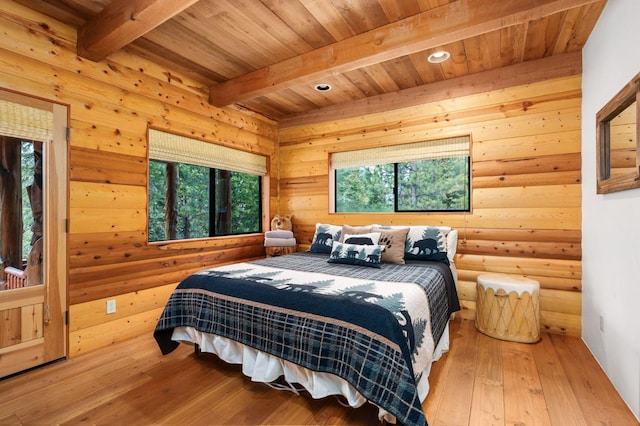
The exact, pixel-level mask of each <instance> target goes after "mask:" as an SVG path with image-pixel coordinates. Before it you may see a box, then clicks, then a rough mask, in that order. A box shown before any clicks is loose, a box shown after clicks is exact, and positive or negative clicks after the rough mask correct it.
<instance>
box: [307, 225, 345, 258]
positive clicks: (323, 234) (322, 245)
mask: <svg viewBox="0 0 640 426" xmlns="http://www.w3.org/2000/svg"><path fill="white" fill-rule="evenodd" d="M341 233H342V226H337V225H329V224H326V223H316V232H315V234H313V240H311V247H309V252H310V253H331V247H332V246H333V242H334V241H338V240H339V239H340V234H341Z"/></svg>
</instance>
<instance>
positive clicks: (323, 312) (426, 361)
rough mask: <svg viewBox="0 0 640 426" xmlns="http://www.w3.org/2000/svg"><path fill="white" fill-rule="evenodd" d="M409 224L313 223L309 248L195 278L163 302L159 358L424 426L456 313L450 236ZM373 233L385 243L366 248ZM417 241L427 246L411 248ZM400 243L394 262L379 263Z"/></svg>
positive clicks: (209, 271)
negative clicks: (207, 359)
mask: <svg viewBox="0 0 640 426" xmlns="http://www.w3.org/2000/svg"><path fill="white" fill-rule="evenodd" d="M345 227H346V228H345ZM412 228H418V227H389V228H382V227H379V228H377V227H373V228H372V227H366V228H361V229H354V228H353V227H347V225H344V226H343V227H337V226H333V225H323V224H317V225H316V233H315V235H314V239H313V242H312V245H311V249H310V251H308V252H297V253H293V254H288V255H285V256H280V257H272V258H267V259H260V260H255V261H250V262H243V263H237V264H232V265H226V266H222V267H215V268H210V269H206V270H203V271H200V272H197V273H195V274H193V275H191V276H189V277H188V278H186V279H185V280H183V281H182V282H181V283H180V284H179V285H178V287H177V288H176V289H175V291H174V292H173V293H172V295H171V296H170V298H169V300H168V302H167V305H166V306H165V309H164V311H163V313H162V315H161V317H160V319H159V321H158V324H157V326H156V329H155V331H154V337H155V339H156V341H157V343H158V345H159V347H160V349H161V351H162V353H163V354H168V353H170V352H171V351H173V350H174V349H175V348H176V347H177V346H178V345H179V344H180V343H187V344H194V345H196V348H198V350H200V351H204V352H210V353H214V354H216V355H218V356H219V357H220V358H221V359H222V360H224V361H226V362H229V363H234V364H242V371H243V373H244V374H245V375H247V376H249V377H251V379H252V380H254V381H258V382H264V383H267V384H270V385H271V386H272V387H275V388H286V389H288V390H292V391H294V392H296V393H297V392H299V390H301V389H304V390H306V391H308V392H309V394H310V395H311V396H312V397H313V398H322V397H325V396H329V395H342V397H344V400H345V401H346V403H348V404H349V405H350V406H352V407H359V406H361V405H362V404H364V403H366V402H369V403H372V404H374V405H376V406H377V407H378V412H379V414H378V416H379V418H380V419H381V420H385V421H387V422H390V423H395V422H396V421H397V422H399V423H401V424H405V425H425V424H426V423H427V421H426V418H425V414H424V411H423V409H422V402H423V401H424V399H425V398H426V395H427V393H428V390H429V384H428V374H429V371H430V368H431V364H432V362H434V361H435V360H437V359H438V358H439V357H440V356H441V354H442V353H443V352H445V351H446V350H448V347H449V335H448V322H449V319H450V318H451V316H452V314H453V313H454V312H456V311H457V310H459V309H460V306H459V302H458V296H457V291H456V282H457V277H456V271H455V265H454V264H453V261H452V260H453V253H455V243H456V241H457V232H456V231H455V230H451V229H450V228H445V227H428V228H429V230H428V232H427V230H426V229H425V227H419V228H420V229H418V230H415V229H412ZM371 229H373V230H374V231H380V230H381V234H382V235H383V238H382V240H378V239H376V240H375V241H367V239H368V238H369V236H370V235H374V236H375V235H377V234H380V232H373V233H372V232H366V231H367V230H369V231H371ZM385 229H386V230H387V231H385ZM398 229H402V230H403V232H401V233H400V235H401V236H400V237H399V238H401V239H402V244H400V245H399V244H397V242H398V241H397V238H396V244H395V245H394V247H393V250H392V249H391V245H390V244H389V240H388V236H389V235H390V234H389V233H393V234H395V233H396V231H397V230H398ZM405 229H406V230H407V231H406V232H404V230H405ZM410 230H411V231H414V232H413V234H412V232H410ZM436 230H437V231H436ZM349 232H352V233H349ZM322 234H329V235H330V236H331V237H330V238H329V239H330V240H331V241H327V236H326V235H322ZM402 235H405V236H406V237H404V236H402ZM411 235H413V237H411ZM356 236H357V237H356ZM385 236H386V237H387V238H385ZM344 237H347V238H346V239H345V238H344ZM379 237H380V235H378V236H377V237H376V238H379ZM396 237H397V235H396ZM424 237H429V239H433V240H434V242H432V243H430V244H428V245H429V246H430V247H431V248H430V249H427V248H425V247H426V245H425V243H421V244H422V245H421V244H415V243H416V242H417V241H423V240H424V239H425V238H424ZM363 239H364V240H363ZM363 241H364V242H365V243H364V244H359V243H362V242H363ZM356 243H358V244H356ZM320 244H321V245H322V246H320ZM385 244H386V245H385ZM399 246H400V247H402V251H403V253H402V255H401V257H402V259H401V260H400V259H399V258H398V257H396V259H395V261H393V259H392V261H389V259H390V258H389V256H386V260H387V261H385V256H383V255H382V253H385V252H387V253H386V255H388V254H389V252H392V251H396V252H397V251H398V250H399ZM423 246H425V247H423ZM314 247H315V249H314ZM436 250H437V251H438V253H435V251H436ZM396 254H397V253H396ZM443 254H444V257H443ZM412 255H413V256H412ZM425 256H426V257H425ZM434 259H435V260H434Z"/></svg>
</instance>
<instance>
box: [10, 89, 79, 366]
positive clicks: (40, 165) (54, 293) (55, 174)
mask: <svg viewBox="0 0 640 426" xmlns="http://www.w3.org/2000/svg"><path fill="white" fill-rule="evenodd" d="M67 121H68V119H67V108H66V107H65V106H62V105H59V104H55V103H52V102H48V101H44V100H40V99H37V98H31V97H27V96H23V95H20V94H16V93H13V92H8V91H4V90H0V316H1V317H2V319H3V325H2V327H0V377H3V376H6V375H9V374H13V373H16V372H19V371H22V370H26V369H28V368H32V367H35V366H38V365H41V364H44V363H47V362H49V361H53V360H56V359H59V358H63V357H64V356H66V347H67V342H66V324H65V311H66V284H67V265H66V234H65V221H66V210H67V207H66V206H67V142H66V134H67V131H66V129H67Z"/></svg>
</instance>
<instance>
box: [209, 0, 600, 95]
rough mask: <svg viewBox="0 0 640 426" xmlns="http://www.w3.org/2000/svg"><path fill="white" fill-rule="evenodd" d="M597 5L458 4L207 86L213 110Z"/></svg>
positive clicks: (545, 1)
mask: <svg viewBox="0 0 640 426" xmlns="http://www.w3.org/2000/svg"><path fill="white" fill-rule="evenodd" d="M596 1H599V0H492V1H491V2H489V1H487V0H459V1H456V2H453V3H449V4H446V5H443V6H440V7H437V8H434V9H431V10H429V11H426V12H423V13H420V14H418V15H414V16H411V17H408V18H405V19H402V20H400V21H397V22H394V23H391V24H388V25H385V26H383V27H380V28H376V29H374V30H371V31H368V32H365V33H362V34H359V35H356V36H353V37H350V38H348V39H345V40H341V41H338V42H336V43H333V44H331V45H328V46H325V47H321V48H319V49H316V50H313V51H311V52H308V53H305V54H302V55H300V56H296V57H294V58H291V59H287V60H285V61H283V62H280V63H277V64H274V65H271V66H268V67H266V68H262V69H259V70H256V71H253V72H250V73H248V74H245V75H242V76H239V77H236V78H234V79H231V80H228V81H226V82H224V83H220V84H218V85H215V86H212V87H211V88H210V91H209V102H210V103H211V104H213V105H215V106H225V105H229V104H232V103H240V102H242V101H245V100H248V99H252V98H255V97H258V96H265V95H268V94H269V93H271V92H275V91H280V90H284V89H286V88H288V87H292V86H296V85H300V84H317V83H324V81H323V80H324V79H325V78H327V77H330V76H331V75H333V74H338V73H344V72H348V71H351V70H354V69H358V68H361V67H366V66H369V65H373V64H377V63H380V62H384V61H388V60H391V59H394V58H397V57H400V56H405V55H409V54H413V53H417V52H421V51H424V50H428V49H433V48H437V47H440V46H443V45H446V44H448V43H452V42H455V41H459V40H464V39H466V38H469V37H474V36H477V35H480V34H485V33H488V32H492V31H497V30H500V29H503V28H506V27H509V26H512V25H516V24H520V23H524V22H528V21H531V20H536V19H540V18H543V17H545V16H548V15H552V14H554V13H558V12H562V11H564V10H568V9H572V8H575V7H580V6H584V5H587V4H591V3H594V2H596Z"/></svg>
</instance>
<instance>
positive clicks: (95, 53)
mask: <svg viewBox="0 0 640 426" xmlns="http://www.w3.org/2000/svg"><path fill="white" fill-rule="evenodd" d="M197 1H198V0H113V1H112V2H110V3H109V4H108V5H107V6H105V8H104V9H102V11H101V12H100V13H98V14H97V15H96V16H94V17H93V18H92V19H91V20H89V21H88V22H87V23H86V24H85V25H83V26H82V27H80V29H79V30H78V42H77V50H78V55H79V56H81V57H83V58H88V59H91V60H92V61H100V60H102V59H104V58H106V57H107V56H108V55H110V54H111V53H113V52H115V51H117V50H119V49H121V48H122V47H124V46H126V45H127V44H129V43H131V42H132V41H134V40H135V39H137V38H138V37H141V36H143V35H144V34H146V33H147V32H149V31H151V30H152V29H154V28H155V27H157V26H158V25H160V24H162V23H163V22H165V21H167V20H169V19H171V18H172V17H174V16H175V15H177V14H178V13H180V12H182V11H183V10H184V9H186V8H188V7H189V6H191V5H192V4H194V3H196V2H197Z"/></svg>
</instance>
